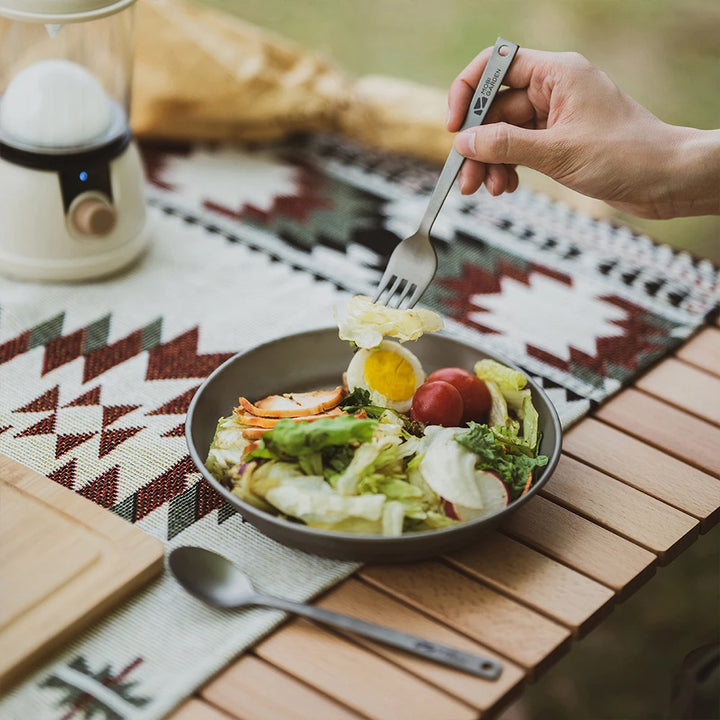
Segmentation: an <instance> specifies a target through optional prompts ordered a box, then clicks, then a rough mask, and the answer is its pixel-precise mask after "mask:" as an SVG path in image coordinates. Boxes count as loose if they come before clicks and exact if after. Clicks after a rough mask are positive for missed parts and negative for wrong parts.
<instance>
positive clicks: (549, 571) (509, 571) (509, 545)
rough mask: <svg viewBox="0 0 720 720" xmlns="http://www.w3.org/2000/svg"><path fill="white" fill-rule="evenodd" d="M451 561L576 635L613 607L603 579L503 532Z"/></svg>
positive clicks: (610, 594) (459, 554)
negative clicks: (534, 548) (566, 627)
mask: <svg viewBox="0 0 720 720" xmlns="http://www.w3.org/2000/svg"><path fill="white" fill-rule="evenodd" d="M447 559H448V561H449V562H451V563H452V564H453V565H454V566H456V567H458V568H460V569H462V570H464V571H465V572H467V573H470V574H472V575H475V576H477V577H478V578H480V579H481V580H483V581H484V582H486V583H487V584H489V585H492V586H493V587H495V588H497V589H498V590H500V591H502V592H504V593H505V594H507V595H510V596H511V597H512V598H514V599H516V600H519V601H520V602H523V603H525V604H527V605H529V606H530V607H532V608H533V609H535V610H538V611H539V612H541V613H543V614H545V615H548V616H549V617H551V618H553V619H554V620H557V621H558V622H560V623H562V624H564V625H567V626H568V627H570V629H571V630H572V631H573V634H575V635H581V634H583V633H584V632H586V631H587V630H589V629H590V628H591V627H593V626H594V625H595V624H596V623H597V622H598V621H599V620H600V619H601V618H603V617H605V616H606V615H607V614H608V613H609V612H610V610H611V609H612V601H613V598H614V597H615V593H614V592H613V591H612V590H611V589H610V588H608V587H606V586H605V585H601V584H600V583H598V582H596V581H595V580H591V579H590V578H589V577H587V576H585V575H582V574H581V573H579V572H577V571H576V570H573V569H572V568H569V567H567V566H566V565H562V564H560V563H558V562H556V561H555V560H552V559H551V558H549V557H547V556H546V555H542V554H541V553H539V552H537V551H536V550H533V549H531V548H529V547H527V546H526V545H523V544H522V543H520V542H518V541H517V540H513V539H511V538H509V537H508V536H506V535H503V534H501V533H492V534H490V535H488V536H486V537H484V538H482V539H480V540H478V542H477V543H474V544H473V546H472V547H470V548H467V549H466V550H463V551H461V552H458V553H454V554H453V555H451V556H449V557H448V558H447Z"/></svg>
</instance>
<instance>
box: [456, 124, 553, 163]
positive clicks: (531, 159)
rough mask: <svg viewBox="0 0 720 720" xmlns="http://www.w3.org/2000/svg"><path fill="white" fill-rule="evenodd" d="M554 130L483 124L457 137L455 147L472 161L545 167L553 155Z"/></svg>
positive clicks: (464, 131)
mask: <svg viewBox="0 0 720 720" xmlns="http://www.w3.org/2000/svg"><path fill="white" fill-rule="evenodd" d="M553 137H554V135H553V131H552V130H529V129H527V128H524V127H517V126H515V125H509V124H508V123H505V122H499V123H492V124H490V125H480V126H478V127H474V128H469V129H468V130H463V132H461V133H459V134H458V135H456V136H455V141H454V147H455V149H456V150H457V151H458V152H459V153H460V154H461V155H464V156H465V157H467V158H470V159H471V160H478V161H480V162H484V163H489V164H493V165H498V164H511V165H526V166H527V167H531V168H533V169H535V170H541V171H542V170H543V169H544V168H545V167H546V166H547V164H548V162H549V160H550V159H551V157H552V149H553Z"/></svg>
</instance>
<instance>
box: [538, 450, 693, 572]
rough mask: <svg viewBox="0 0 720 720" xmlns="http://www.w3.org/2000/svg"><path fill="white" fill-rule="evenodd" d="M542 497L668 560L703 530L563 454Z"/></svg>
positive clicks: (635, 491) (666, 508)
mask: <svg viewBox="0 0 720 720" xmlns="http://www.w3.org/2000/svg"><path fill="white" fill-rule="evenodd" d="M541 494H542V495H543V496H544V497H547V498H550V499H551V500H554V501H555V502H558V503H560V504H561V505H564V506H565V507H567V508H569V509H570V510H572V511H573V512H579V513H580V514H581V515H585V516H586V517H588V518H590V519H592V520H594V521H595V522H597V523H599V524H600V525H602V526H603V527H606V528H608V529H610V530H613V531H614V532H617V533H618V534H619V535H622V536H623V537H626V538H627V539H628V540H632V541H633V542H636V543H637V544H638V545H642V546H643V547H645V548H647V549H648V550H650V551H652V552H654V553H655V554H656V555H658V556H659V558H660V559H661V560H665V561H667V560H669V559H670V558H672V557H674V556H675V555H676V554H677V553H678V552H680V551H681V550H683V549H684V548H686V547H687V546H688V545H689V544H690V543H691V542H692V541H693V540H694V539H695V537H697V534H698V532H699V529H700V524H699V522H698V520H697V518H694V517H692V516H691V515H687V514H686V513H683V512H680V510H677V509H675V508H673V507H671V506H670V505H667V504H666V503H664V502H661V501H660V500H656V499H655V498H654V497H651V496H650V495H646V494H645V493H643V492H641V491H640V490H636V489H635V488H633V487H630V486H629V485H625V484H624V483H622V482H620V481H619V480H615V478H611V477H610V476H609V475H605V473H602V472H600V471H599V470H595V469H594V468H591V467H589V466H588V465H585V464H584V463H581V462H580V461H578V460H574V459H573V458H571V457H568V456H567V455H563V456H562V458H561V459H560V462H559V463H558V466H557V468H556V469H555V473H554V474H553V476H552V477H551V478H550V480H549V481H548V482H547V484H546V485H545V486H544V487H543V489H542V491H541Z"/></svg>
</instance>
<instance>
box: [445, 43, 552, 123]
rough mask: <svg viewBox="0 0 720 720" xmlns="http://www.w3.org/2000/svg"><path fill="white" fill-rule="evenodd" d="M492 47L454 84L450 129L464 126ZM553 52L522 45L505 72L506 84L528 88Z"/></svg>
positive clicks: (480, 55) (449, 106)
mask: <svg viewBox="0 0 720 720" xmlns="http://www.w3.org/2000/svg"><path fill="white" fill-rule="evenodd" d="M492 50H493V49H492V48H485V50H483V51H482V52H481V53H480V54H479V55H478V56H477V57H476V58H475V59H474V60H472V61H471V62H470V63H469V64H468V65H467V67H466V68H465V69H464V70H463V71H462V72H461V73H460V74H459V75H458V76H457V77H456V78H455V80H454V81H453V82H452V84H451V85H450V91H449V94H448V117H447V129H448V130H449V131H450V132H457V131H458V130H459V129H460V128H461V127H462V124H463V120H464V119H465V114H466V113H467V109H468V106H469V105H470V100H471V99H472V96H473V94H474V92H475V88H477V86H478V83H479V82H480V77H481V76H482V74H483V71H484V70H485V66H486V65H487V63H488V60H489V59H490V56H491V55H492ZM550 54H551V53H547V52H544V51H542V50H527V49H525V48H520V49H519V50H518V51H517V54H516V55H515V58H514V60H513V61H512V64H511V65H510V69H509V70H508V72H507V74H506V75H505V79H504V80H503V85H507V86H509V87H511V88H519V89H522V88H527V87H528V86H529V85H530V81H531V79H532V77H533V73H535V72H538V71H540V70H542V68H543V67H544V65H545V63H546V60H547V58H548V55H550Z"/></svg>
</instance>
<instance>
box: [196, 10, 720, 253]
mask: <svg viewBox="0 0 720 720" xmlns="http://www.w3.org/2000/svg"><path fill="white" fill-rule="evenodd" d="M196 2H202V3H203V4H206V5H209V6H213V7H216V8H220V9H223V10H226V11H229V12H232V13H235V14H237V15H239V16H241V17H242V18H244V19H245V20H247V21H249V22H252V23H255V24H257V25H260V26H262V27H265V28H268V29H271V30H274V31H276V32H278V33H280V34H282V35H283V36H285V37H287V38H289V39H292V40H294V41H296V42H297V43H299V44H300V45H302V46H304V47H306V48H308V49H311V50H312V51H314V52H317V53H319V54H321V55H324V56H325V57H327V58H328V59H329V60H331V61H332V62H333V63H334V64H335V65H337V66H338V67H340V68H342V69H343V70H345V71H346V72H348V73H349V74H351V75H353V76H355V77H360V76H363V75H367V74H383V75H394V76H397V77H403V78H408V79H411V80H415V81H418V82H422V83H425V84H427V85H432V86H435V87H438V88H442V89H445V88H447V87H448V86H449V84H450V82H451V81H452V79H453V78H454V77H455V76H456V75H457V73H458V72H459V71H460V70H461V69H462V68H463V67H464V66H465V65H466V64H467V62H468V61H469V60H471V59H472V57H473V56H474V55H475V54H476V53H477V52H478V51H479V50H480V49H481V48H483V47H485V46H486V45H492V44H493V43H494V42H495V39H496V38H497V36H498V35H502V36H503V37H507V38H509V39H512V40H514V41H515V42H517V43H518V44H519V45H521V46H524V47H533V48H540V49H546V50H577V51H579V52H581V53H583V54H584V55H585V56H586V57H588V58H589V59H590V60H591V61H592V62H593V63H594V64H595V65H597V66H598V67H601V68H602V69H603V70H605V71H606V72H607V73H608V74H609V75H610V76H611V77H612V78H613V79H614V80H615V81H616V82H617V83H618V85H620V86H621V87H622V88H623V89H624V90H626V91H627V92H628V93H630V94H631V95H632V96H633V97H635V98H636V99H637V100H638V101H639V102H641V103H642V104H643V105H645V106H646V107H647V108H648V109H649V110H651V111H652V112H654V113H655V114H656V115H658V116H659V117H660V118H662V119H663V120H666V121H667V122H671V123H675V124H680V125H690V126H695V127H700V128H712V127H718V125H720V93H719V92H718V79H719V78H720V42H718V37H720V3H712V2H709V1H708V0H652V1H650V0H624V1H622V2H621V1H620V0H546V1H545V2H534V1H533V0H484V2H478V1H477V0H445V1H444V2H429V1H428V0H364V2H357V0H312V1H311V2H297V3H289V2H286V1H285V0H242V2H240V0H196ZM523 178H524V181H525V182H527V183H528V184H529V185H530V186H535V187H537V188H539V189H541V190H543V191H547V189H548V184H547V183H546V182H542V181H540V180H539V179H538V178H535V177H534V176H533V174H532V173H525V174H524V176H523ZM718 183H719V185H720V179H719V180H718ZM550 194H553V193H552V191H550ZM613 214H614V215H615V216H617V217H619V218H620V219H622V220H623V221H624V222H625V223H627V224H630V225H632V226H634V227H636V228H637V229H640V230H642V231H644V232H646V233H648V234H649V235H650V236H651V237H653V238H655V239H656V240H659V241H661V242H666V243H668V244H670V245H673V246H675V247H677V248H682V249H685V250H687V251H689V252H691V253H692V254H694V255H699V256H701V257H707V258H710V259H711V260H712V261H713V262H715V263H716V264H719V265H720V218H718V217H708V216H705V217H700V218H681V219H677V220H672V221H651V220H640V219H637V218H632V217H630V216H628V215H624V216H623V215H620V214H618V213H614V212H613Z"/></svg>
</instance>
